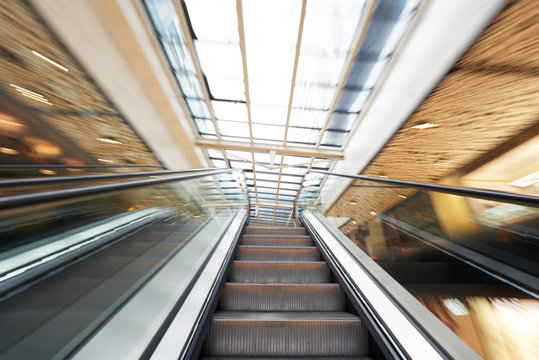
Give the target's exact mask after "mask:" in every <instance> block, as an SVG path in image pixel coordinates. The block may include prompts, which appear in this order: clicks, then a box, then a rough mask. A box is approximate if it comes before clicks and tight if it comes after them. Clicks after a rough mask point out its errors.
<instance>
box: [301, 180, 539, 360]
mask: <svg viewBox="0 0 539 360" xmlns="http://www.w3.org/2000/svg"><path fill="white" fill-rule="evenodd" d="M325 177H326V176H325V175H322V174H316V173H312V174H309V175H307V176H306V178H305V182H304V188H303V189H302V190H301V194H300V197H299V200H300V201H299V205H300V207H301V208H303V207H307V208H312V209H315V210H316V209H324V208H325V207H324V205H325V204H324V201H325V199H326V198H327V193H325V192H324V191H325V189H326V188H328V189H329V188H331V187H330V185H331V184H333V183H335V181H338V180H342V179H339V178H338V177H337V176H329V178H328V180H327V181H326V182H325V184H328V185H327V186H326V187H323V188H322V189H320V188H319V187H318V184H320V183H321V181H324V180H322V179H323V178H325ZM347 194H348V195H349V198H348V201H347V202H345V203H344V202H343V203H341V204H340V206H338V207H335V206H334V207H333V208H330V209H329V210H328V211H327V212H326V216H329V217H328V218H329V219H330V221H331V222H332V223H334V224H335V225H336V226H338V227H339V229H340V230H341V231H342V232H343V233H344V234H345V235H346V236H347V237H348V238H349V239H350V241H351V242H353V243H354V244H355V245H356V246H357V247H358V248H360V249H361V250H362V251H363V252H364V253H366V254H367V255H369V257H370V258H371V259H373V260H374V261H375V262H376V263H377V264H378V265H379V266H380V267H382V268H383V269H384V270H385V271H386V272H387V273H388V274H389V275H391V276H392V277H393V278H394V279H395V280H396V281H398V282H399V283H400V284H401V285H402V286H403V287H404V288H405V289H406V290H408V291H409V292H410V293H411V294H412V295H414V296H415V297H416V299H418V300H419V301H420V302H421V303H422V304H423V305H424V306H425V307H426V308H427V309H429V310H430V311H431V312H432V313H433V314H434V315H435V316H436V317H437V318H438V319H440V320H441V321H442V322H443V323H444V324H445V325H446V326H447V327H449V328H450V329H451V330H452V331H453V332H455V334H457V335H458V336H459V337H460V338H461V339H462V340H463V341H465V342H466V343H467V344H468V345H469V346H470V347H471V348H473V349H474V350H475V351H476V352H477V353H478V354H479V355H481V356H482V357H483V358H485V359H508V358H515V359H530V358H535V357H537V354H539V342H537V338H536V331H535V330H536V324H537V320H538V319H539V318H538V317H539V301H538V300H537V294H536V292H535V290H534V289H533V288H531V287H530V286H531V285H526V284H524V283H519V282H518V281H519V280H518V279H516V280H515V279H512V278H511V277H510V275H509V274H507V273H504V272H502V271H501V270H500V269H496V268H494V269H490V268H486V270H487V272H484V271H481V270H480V269H478V268H477V267H475V266H471V265H470V263H472V264H476V265H477V266H478V267H479V268H485V265H483V264H482V263H481V262H478V261H479V260H477V258H476V256H475V255H474V254H479V255H481V256H486V257H488V258H490V259H494V260H497V261H499V262H500V263H503V264H506V265H509V266H510V267H512V268H513V269H515V270H518V271H522V272H525V273H527V274H530V275H532V276H536V277H537V276H539V266H538V264H537V254H538V253H539V248H538V247H539V229H538V226H537V224H538V221H539V209H538V208H536V207H525V206H522V205H517V204H512V203H502V202H498V201H490V200H482V199H475V198H467V197H463V196H457V195H449V194H443V193H438V192H434V191H422V190H418V189H413V188H407V187H405V186H395V185H384V184H380V183H374V182H368V181H361V180H355V181H353V182H352V184H351V186H350V188H349V190H348V193H347ZM364 199H371V202H366V201H364ZM372 199H376V200H377V201H376V202H372ZM446 241H449V242H448V243H447V244H450V246H446V245H445V243H444V242H446ZM455 246H457V247H456V248H455ZM441 250H443V251H441ZM470 251H472V253H471V254H470ZM492 274H496V276H493V275H492ZM500 279H504V281H501V280H500Z"/></svg>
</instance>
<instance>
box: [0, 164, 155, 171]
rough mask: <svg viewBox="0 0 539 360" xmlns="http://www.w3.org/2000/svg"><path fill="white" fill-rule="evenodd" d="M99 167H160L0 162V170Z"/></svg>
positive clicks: (148, 166) (150, 166)
mask: <svg viewBox="0 0 539 360" xmlns="http://www.w3.org/2000/svg"><path fill="white" fill-rule="evenodd" d="M99 168H107V169H111V168H112V169H114V168H162V166H161V165H133V164H131V165H100V164H94V165H66V164H0V170H3V169H7V170H9V169H22V170H30V169H99Z"/></svg>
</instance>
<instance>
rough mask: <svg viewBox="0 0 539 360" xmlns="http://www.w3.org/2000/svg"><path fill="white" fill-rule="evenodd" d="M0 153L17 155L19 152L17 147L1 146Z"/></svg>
mask: <svg viewBox="0 0 539 360" xmlns="http://www.w3.org/2000/svg"><path fill="white" fill-rule="evenodd" d="M0 153H2V154H6V155H17V154H19V152H18V151H17V150H15V149H12V148H8V147H0Z"/></svg>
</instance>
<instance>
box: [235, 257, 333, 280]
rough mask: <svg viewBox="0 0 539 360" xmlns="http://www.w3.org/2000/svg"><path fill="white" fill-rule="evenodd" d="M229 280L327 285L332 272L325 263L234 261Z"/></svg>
mask: <svg viewBox="0 0 539 360" xmlns="http://www.w3.org/2000/svg"><path fill="white" fill-rule="evenodd" d="M228 279H229V281H231V282H237V283H259V284H271V283H281V284H298V283H303V284H312V283H326V282H329V280H330V271H329V267H328V265H327V264H326V263H325V262H323V261H305V262H281V261H274V262H258V261H234V262H233V263H232V268H231V269H230V273H229V275H228Z"/></svg>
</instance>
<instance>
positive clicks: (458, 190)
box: [309, 170, 539, 207]
mask: <svg viewBox="0 0 539 360" xmlns="http://www.w3.org/2000/svg"><path fill="white" fill-rule="evenodd" d="M309 172H312V173H319V174H326V175H334V176H340V177H347V178H350V179H357V180H365V181H372V182H378V183H382V184H391V185H404V186H408V187H413V188H416V189H421V190H431V191H436V192H441V193H446V194H452V195H460V196H467V197H473V198H478V199H484V200H494V201H504V202H511V203H515V204H519V205H525V206H533V207H537V206H539V197H538V196H533V195H521V194H514V193H508V192H503V191H493V190H486V189H472V188H464V187H459V186H449V185H438V184H425V183H420V182H415V181H406V180H394V179H380V178H377V177H372V176H365V175H348V174H341V173H333V172H329V171H322V170H310V171H309Z"/></svg>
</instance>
